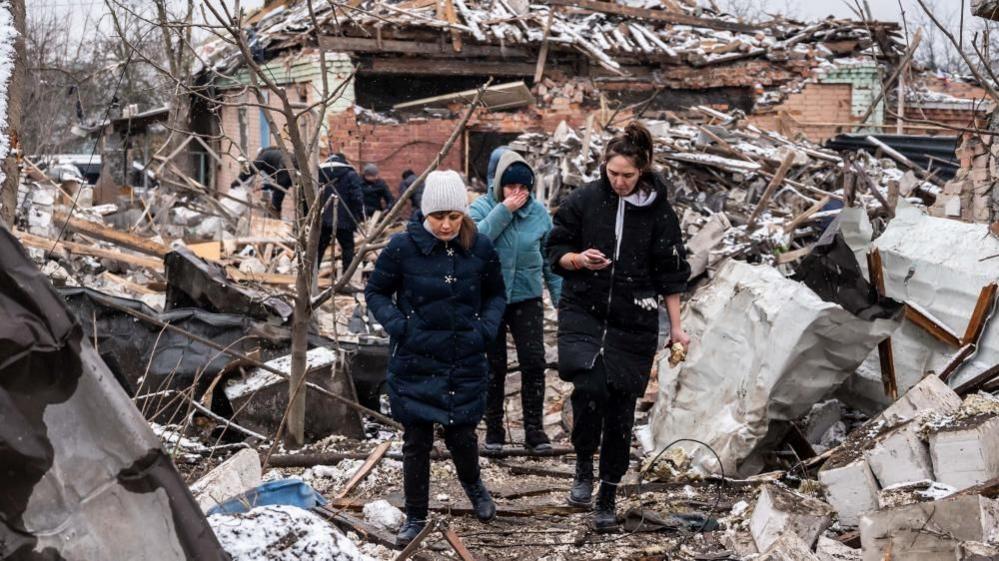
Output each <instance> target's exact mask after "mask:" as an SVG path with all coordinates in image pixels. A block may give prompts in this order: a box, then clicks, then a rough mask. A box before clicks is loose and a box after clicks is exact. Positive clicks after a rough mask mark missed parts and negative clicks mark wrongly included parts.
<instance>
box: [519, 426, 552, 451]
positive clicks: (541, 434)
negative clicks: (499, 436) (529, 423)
mask: <svg viewBox="0 0 999 561" xmlns="http://www.w3.org/2000/svg"><path fill="white" fill-rule="evenodd" d="M524 443H525V444H526V445H527V449H528V450H530V451H531V452H535V453H537V452H550V451H551V449H552V441H551V440H549V439H548V435H547V434H545V431H544V430H543V429H541V428H540V427H528V428H526V429H524Z"/></svg>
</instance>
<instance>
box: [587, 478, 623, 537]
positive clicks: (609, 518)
mask: <svg viewBox="0 0 999 561" xmlns="http://www.w3.org/2000/svg"><path fill="white" fill-rule="evenodd" d="M616 499H617V485H614V484H612V483H607V482H606V481H601V482H600V489H599V490H598V491H597V505H596V508H595V509H594V513H593V529H594V530H596V531H597V532H614V531H616V530H617V529H618V524H617V513H616V512H615V511H614V503H615V502H616Z"/></svg>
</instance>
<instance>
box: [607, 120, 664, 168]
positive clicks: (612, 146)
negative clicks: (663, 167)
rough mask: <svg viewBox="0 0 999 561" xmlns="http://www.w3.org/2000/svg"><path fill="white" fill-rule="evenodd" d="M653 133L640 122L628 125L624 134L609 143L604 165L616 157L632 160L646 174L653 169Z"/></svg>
mask: <svg viewBox="0 0 999 561" xmlns="http://www.w3.org/2000/svg"><path fill="white" fill-rule="evenodd" d="M652 146H653V145H652V133H650V132H649V129H647V128H645V125H643V124H642V123H639V122H638V121H632V122H630V123H628V126H627V127H625V128H624V132H623V133H621V134H619V135H617V136H615V137H614V138H612V139H611V141H610V142H608V143H607V148H606V149H605V150H604V163H605V164H606V163H607V162H608V161H609V160H610V159H611V158H613V157H614V156H624V157H625V158H629V159H631V161H632V163H633V164H634V165H635V167H636V168H638V169H639V170H641V172H642V173H645V172H646V171H648V170H649V169H650V168H651V167H652Z"/></svg>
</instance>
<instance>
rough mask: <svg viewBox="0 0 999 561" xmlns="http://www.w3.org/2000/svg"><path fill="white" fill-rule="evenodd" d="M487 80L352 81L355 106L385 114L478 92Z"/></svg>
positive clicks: (407, 77) (366, 77)
mask: <svg viewBox="0 0 999 561" xmlns="http://www.w3.org/2000/svg"><path fill="white" fill-rule="evenodd" d="M487 80H489V77H488V76H423V75H416V74H387V75H386V74H377V75H376V74H368V73H360V72H359V73H358V74H357V76H356V77H355V78H354V95H355V97H356V99H357V104H358V105H360V106H361V107H364V108H366V109H371V110H374V111H387V110H389V109H392V106H393V105H395V104H397V103H405V102H407V101H414V100H417V99H423V98H427V97H434V96H438V95H445V94H449V93H455V92H460V91H464V90H470V89H474V88H478V87H479V86H481V85H482V84H484V83H486V81H487Z"/></svg>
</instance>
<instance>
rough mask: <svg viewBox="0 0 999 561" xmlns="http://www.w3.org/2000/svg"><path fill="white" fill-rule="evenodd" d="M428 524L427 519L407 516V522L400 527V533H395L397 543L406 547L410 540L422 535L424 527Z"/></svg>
mask: <svg viewBox="0 0 999 561" xmlns="http://www.w3.org/2000/svg"><path fill="white" fill-rule="evenodd" d="M426 526H427V521H426V520H425V519H416V518H411V517H409V516H407V517H406V522H405V523H404V524H403V525H402V528H399V533H398V534H396V535H395V543H396V544H397V545H399V547H406V546H407V545H409V542H411V541H413V540H414V539H416V536H418V535H420V532H422V531H423V528H425V527H426Z"/></svg>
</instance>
